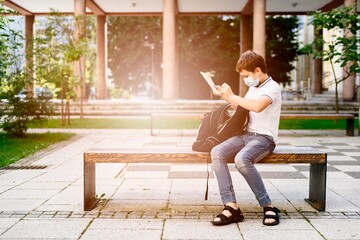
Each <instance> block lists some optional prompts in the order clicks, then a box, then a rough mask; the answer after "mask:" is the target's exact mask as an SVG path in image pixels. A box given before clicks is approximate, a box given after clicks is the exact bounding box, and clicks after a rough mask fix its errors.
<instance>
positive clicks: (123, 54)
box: [108, 16, 162, 97]
mask: <svg viewBox="0 0 360 240" xmlns="http://www.w3.org/2000/svg"><path fill="white" fill-rule="evenodd" d="M108 36H109V37H108V49H109V51H108V63H109V67H110V69H111V71H112V75H113V81H114V84H115V86H116V87H117V88H121V89H126V90H131V91H136V92H137V91H141V88H142V87H143V84H144V83H145V81H146V80H147V79H148V78H149V74H148V73H150V72H152V71H151V62H152V61H155V63H154V64H155V67H156V71H155V72H156V75H157V76H156V79H157V80H158V81H157V82H156V83H155V84H156V85H157V86H158V87H160V85H161V81H160V80H161V76H160V75H161V74H159V72H160V71H161V68H160V66H161V58H162V22H161V17H148V16H146V17H109V18H108ZM146 43H147V44H146ZM149 44H151V45H152V46H153V47H154V49H153V51H154V59H152V52H151V51H152V50H151V49H150V48H149V46H150V45H149ZM151 77H152V76H151ZM116 97H120V96H116Z"/></svg>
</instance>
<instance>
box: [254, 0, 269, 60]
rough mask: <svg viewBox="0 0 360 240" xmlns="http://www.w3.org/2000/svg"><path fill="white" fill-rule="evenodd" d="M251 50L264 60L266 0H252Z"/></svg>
mask: <svg viewBox="0 0 360 240" xmlns="http://www.w3.org/2000/svg"><path fill="white" fill-rule="evenodd" d="M253 7H254V11H253V12H254V17H253V50H254V52H256V53H257V54H260V55H261V56H263V57H264V58H265V53H266V50H265V31H266V29H265V27H266V21H265V8H266V0H254V6H253Z"/></svg>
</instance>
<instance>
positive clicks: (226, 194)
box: [211, 136, 245, 205]
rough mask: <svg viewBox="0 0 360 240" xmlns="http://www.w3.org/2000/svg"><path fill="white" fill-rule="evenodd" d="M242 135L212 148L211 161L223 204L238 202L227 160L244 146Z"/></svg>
mask: <svg viewBox="0 0 360 240" xmlns="http://www.w3.org/2000/svg"><path fill="white" fill-rule="evenodd" d="M244 144H245V142H244V140H243V139H242V137H241V136H235V137H232V138H229V139H227V140H226V141H224V142H222V143H220V144H219V145H217V146H215V147H214V148H213V149H212V150H211V161H212V167H213V171H214V173H215V176H216V179H217V182H218V186H219V191H220V196H221V199H222V202H223V204H224V205H225V204H227V203H229V202H236V198H235V192H234V188H233V184H232V179H231V175H230V171H229V167H228V165H227V160H228V159H230V158H232V157H234V156H235V155H236V153H238V152H239V150H240V149H241V148H242V147H243V146H244Z"/></svg>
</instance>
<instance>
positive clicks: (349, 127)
mask: <svg viewBox="0 0 360 240" xmlns="http://www.w3.org/2000/svg"><path fill="white" fill-rule="evenodd" d="M202 116H203V114H197V113H183V114H181V113H176V114H172V113H154V114H151V115H150V134H151V136H154V135H155V134H154V121H155V119H165V118H176V119H180V118H182V119H188V118H199V119H200V118H201V117H202ZM280 119H311V120H313V119H333V120H337V119H346V135H347V136H354V128H355V124H354V123H355V116H354V114H345V113H344V114H335V113H334V114H323V113H319V114H306V113H300V114H297V113H296V114H294V113H291V114H286V113H282V114H281V115H280Z"/></svg>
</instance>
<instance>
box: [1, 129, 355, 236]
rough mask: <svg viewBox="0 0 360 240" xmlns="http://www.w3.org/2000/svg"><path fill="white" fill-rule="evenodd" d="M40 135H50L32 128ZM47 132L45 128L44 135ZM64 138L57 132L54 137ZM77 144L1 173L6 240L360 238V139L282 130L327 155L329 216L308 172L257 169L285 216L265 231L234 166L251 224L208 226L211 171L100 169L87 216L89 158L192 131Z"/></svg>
mask: <svg viewBox="0 0 360 240" xmlns="http://www.w3.org/2000/svg"><path fill="white" fill-rule="evenodd" d="M33 131H35V132H41V131H44V130H33ZM46 131H48V130H46ZM55 131H59V130H55ZM66 131H67V132H70V131H72V132H75V133H77V135H76V137H74V138H73V139H71V140H70V141H68V142H66V143H61V144H59V145H56V146H55V147H52V148H50V149H48V150H46V151H43V152H41V153H40V154H37V155H35V156H33V157H31V158H27V159H24V160H23V161H21V162H20V163H18V164H17V165H19V166H20V165H21V166H22V167H24V168H28V166H32V167H35V168H32V169H12V170H11V169H7V170H5V169H4V170H0V239H246V240H252V239H254V240H255V239H256V240H258V239H286V240H288V239H292V240H296V239H301V240H303V239H307V240H310V239H344V240H345V239H360V228H359V226H360V137H359V136H355V137H346V136H345V134H344V132H343V131H341V132H339V131H331V132H330V131H327V132H321V131H320V132H317V131H281V132H280V139H279V143H278V144H279V145H294V146H311V147H315V148H319V149H321V150H323V151H325V152H327V153H328V161H329V166H328V182H327V209H326V212H318V211H316V210H314V209H313V208H311V207H310V206H309V205H308V204H307V203H306V202H305V201H304V198H306V197H307V196H308V175H309V171H308V166H307V165H280V164H279V165H264V164H261V165H257V168H258V169H259V171H260V173H261V175H262V176H263V177H264V181H265V184H266V186H267V189H268V191H269V194H270V196H271V198H272V200H273V202H274V204H275V205H276V206H277V207H278V208H280V209H281V210H282V211H283V213H282V219H281V223H280V225H278V226H275V227H265V226H263V225H262V223H261V221H262V212H261V211H262V209H261V208H260V207H259V206H258V205H257V203H256V200H255V199H254V197H253V194H252V192H251V190H250V189H249V187H248V186H247V184H246V183H245V181H244V180H243V178H242V176H241V175H240V174H239V173H238V172H237V171H236V169H235V168H234V166H232V165H231V166H230V169H231V173H232V175H233V176H234V177H233V179H234V187H235V190H236V193H237V198H238V202H239V204H240V206H241V208H242V210H243V211H244V212H245V217H246V220H245V222H242V223H239V224H232V225H229V226H224V227H215V226H212V225H211V223H210V222H209V221H210V220H212V218H213V217H214V216H215V215H216V214H217V213H219V212H220V211H221V209H222V206H221V201H220V196H219V193H218V189H217V184H216V180H215V179H214V177H213V176H211V178H210V188H209V200H207V201H205V200H204V192H205V183H206V168H207V166H206V165H198V164H193V165H191V164H190V165H181V164H145V165H144V164H99V165H98V166H97V194H98V196H101V195H103V194H105V195H104V196H103V197H102V203H101V204H100V205H99V206H98V207H97V208H96V209H94V210H92V211H89V212H84V211H83V178H82V171H83V169H82V154H83V152H84V151H86V150H87V149H90V148H93V147H97V148H116V147H139V146H142V147H151V148H164V147H171V148H172V147H190V146H191V144H192V142H193V140H194V138H195V131H193V130H189V131H177V130H167V131H165V130H163V131H161V132H160V134H158V135H156V136H154V137H150V136H149V135H150V134H149V131H148V130H66Z"/></svg>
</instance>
